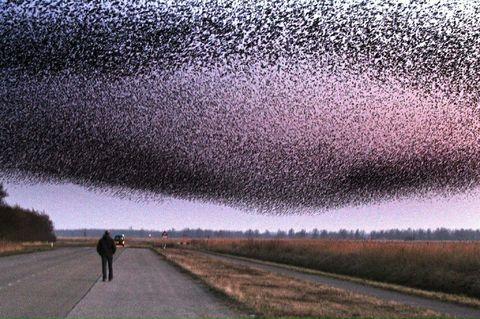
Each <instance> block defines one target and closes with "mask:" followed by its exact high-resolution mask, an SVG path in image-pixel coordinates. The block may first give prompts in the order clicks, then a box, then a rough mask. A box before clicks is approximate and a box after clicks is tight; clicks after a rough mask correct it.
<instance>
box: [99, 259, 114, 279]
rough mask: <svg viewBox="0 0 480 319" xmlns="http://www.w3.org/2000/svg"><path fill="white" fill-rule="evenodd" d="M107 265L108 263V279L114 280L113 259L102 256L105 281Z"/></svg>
mask: <svg viewBox="0 0 480 319" xmlns="http://www.w3.org/2000/svg"><path fill="white" fill-rule="evenodd" d="M107 263H108V279H109V280H112V279H113V268H112V263H113V257H111V256H102V275H103V280H106V279H107Z"/></svg>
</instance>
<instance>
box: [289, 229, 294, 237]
mask: <svg viewBox="0 0 480 319" xmlns="http://www.w3.org/2000/svg"><path fill="white" fill-rule="evenodd" d="M288 237H290V238H293V237H295V230H294V229H293V228H290V230H289V231H288Z"/></svg>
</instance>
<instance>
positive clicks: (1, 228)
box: [0, 184, 56, 241]
mask: <svg viewBox="0 0 480 319" xmlns="http://www.w3.org/2000/svg"><path fill="white" fill-rule="evenodd" d="M5 197H7V192H6V191H5V189H4V187H3V185H2V184H0V240H8V241H55V240H56V237H55V233H54V230H53V223H52V221H51V220H50V217H49V216H48V215H47V214H45V213H40V212H37V211H35V210H29V209H24V208H21V207H19V206H9V205H7V204H6V202H5Z"/></svg>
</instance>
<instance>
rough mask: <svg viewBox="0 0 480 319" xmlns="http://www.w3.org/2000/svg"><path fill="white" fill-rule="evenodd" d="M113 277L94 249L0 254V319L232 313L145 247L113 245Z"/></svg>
mask: <svg viewBox="0 0 480 319" xmlns="http://www.w3.org/2000/svg"><path fill="white" fill-rule="evenodd" d="M116 256H117V259H116V260H115V262H114V276H115V277H114V280H113V281H112V282H102V281H101V279H100V273H101V269H100V258H99V257H98V255H97V253H96V252H95V249H94V248H62V249H57V250H53V251H47V252H39V253H31V254H23V255H15V256H8V257H0V317H2V318H4V317H43V318H45V317H67V316H68V317H117V318H118V317H123V318H125V317H169V318H171V317H206V316H208V317H233V316H235V317H238V316H240V315H241V314H240V313H238V312H236V311H235V310H234V309H231V308H230V307H229V306H228V305H227V304H226V303H225V301H224V300H222V299H220V298H219V297H216V296H215V295H213V294H212V293H211V292H210V291H208V289H207V288H205V287H204V286H203V285H202V284H200V283H199V282H196V281H195V280H193V279H191V277H189V276H188V275H186V274H183V273H181V272H180V271H178V270H177V269H176V268H174V267H173V266H171V265H169V264H168V263H166V262H165V261H163V260H162V259H161V258H160V257H159V256H158V255H156V254H155V253H153V252H152V251H150V250H147V249H125V250H123V249H119V253H118V254H116Z"/></svg>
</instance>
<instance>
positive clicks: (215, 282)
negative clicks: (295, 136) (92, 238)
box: [159, 249, 436, 318]
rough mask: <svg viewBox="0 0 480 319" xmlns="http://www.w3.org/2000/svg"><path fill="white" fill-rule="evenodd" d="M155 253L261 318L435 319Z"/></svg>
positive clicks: (203, 260)
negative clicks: (427, 318) (377, 318)
mask: <svg viewBox="0 0 480 319" xmlns="http://www.w3.org/2000/svg"><path fill="white" fill-rule="evenodd" d="M159 252H160V253H161V254H163V255H164V256H165V257H166V258H167V259H168V260H170V261H172V262H174V263H175V264H177V265H179V266H180V267H182V268H184V269H185V270H187V271H188V272H190V273H192V274H194V275H195V276H197V277H199V278H200V279H202V280H203V281H204V282H206V283H207V284H208V285H210V286H211V287H213V288H214V289H216V290H218V291H221V292H223V293H224V294H226V295H228V296H230V297H231V298H233V299H235V300H237V301H239V302H240V303H241V304H243V305H246V306H247V307H248V308H251V309H253V310H255V311H256V312H257V313H259V314H262V315H264V316H275V317H278V316H300V317H308V316H310V317H331V318H346V317H348V318H349V317H381V318H406V317H408V318H418V317H430V318H431V317H432V316H435V315H436V314H435V313H434V312H432V311H430V310H423V309H417V308H412V307H408V306H405V305H401V304H397V303H393V302H386V301H382V300H379V299H376V298H373V297H368V296H363V295H358V294H354V293H351V292H348V291H345V290H341V289H337V288H332V287H328V286H324V285H320V284H315V283H311V282H306V281H301V280H297V279H293V278H290V277H287V276H283V275H279V274H274V273H271V272H267V271H262V270H258V269H253V268H250V267H246V266H240V265H236V264H232V263H228V262H224V261H219V260H217V259H213V258H208V257H207V256H205V255H204V254H201V253H198V252H195V251H191V250H183V249H167V250H160V251H159Z"/></svg>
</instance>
